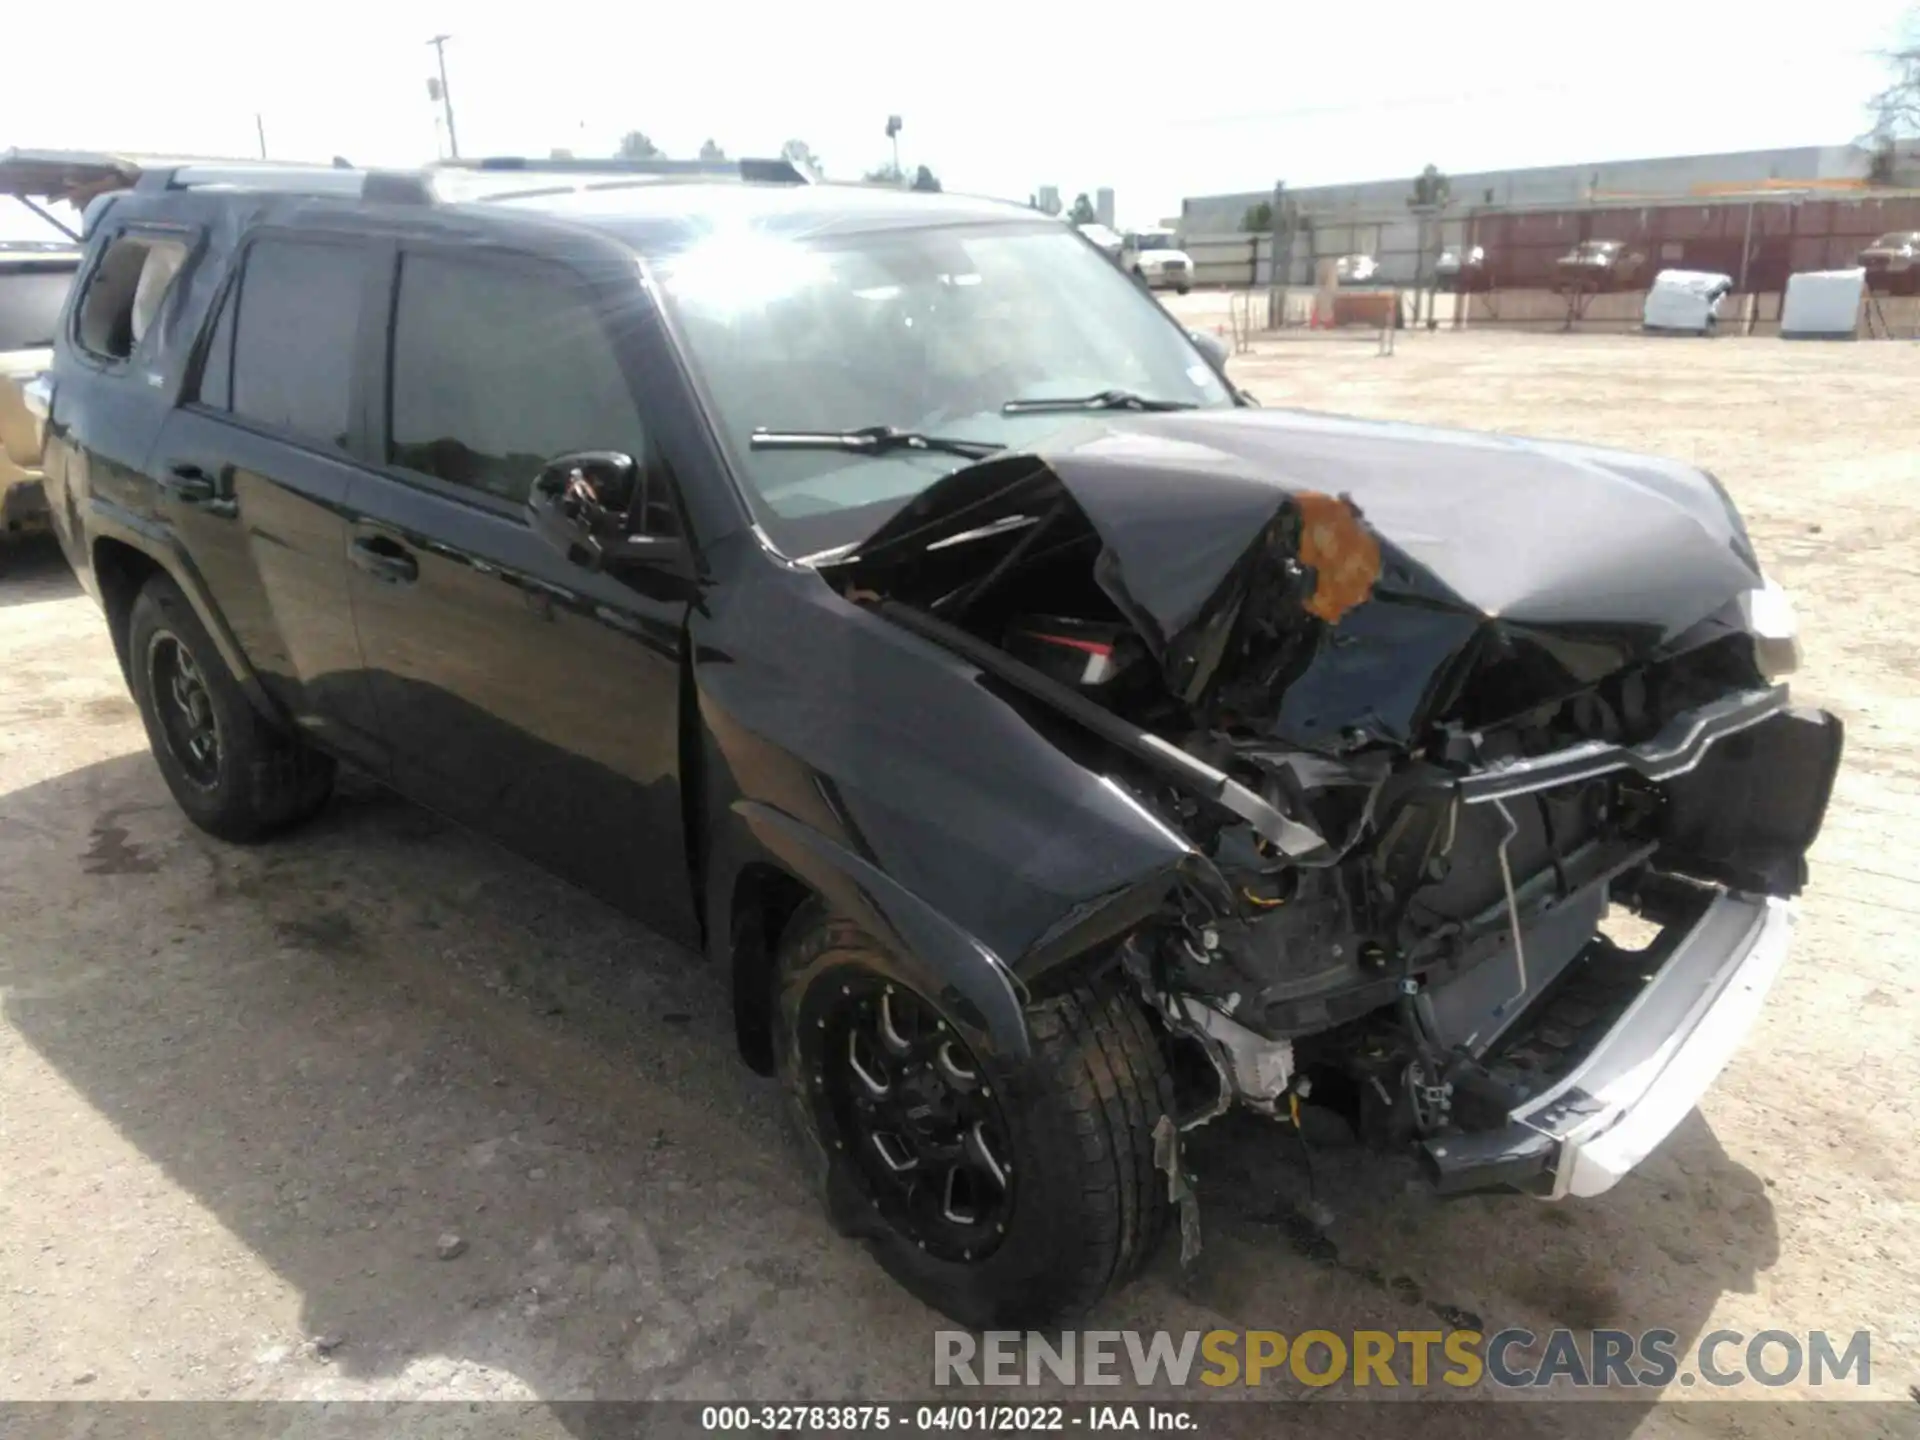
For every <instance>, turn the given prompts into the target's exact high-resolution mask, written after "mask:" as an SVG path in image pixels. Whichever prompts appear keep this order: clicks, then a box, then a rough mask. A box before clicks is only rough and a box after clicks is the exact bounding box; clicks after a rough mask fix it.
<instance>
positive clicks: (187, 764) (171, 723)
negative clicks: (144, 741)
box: [146, 630, 221, 790]
mask: <svg viewBox="0 0 1920 1440" xmlns="http://www.w3.org/2000/svg"><path fill="white" fill-rule="evenodd" d="M146 669H147V685H148V693H150V694H151V695H152V696H153V699H154V709H155V711H156V712H157V718H158V719H159V721H160V730H161V734H162V735H163V736H164V737H165V739H166V744H167V749H168V750H169V751H171V752H172V755H173V759H174V762H175V763H176V764H178V765H179V767H180V770H181V773H182V774H184V775H185V776H186V778H187V779H188V780H189V781H191V782H192V783H193V784H195V785H197V786H198V787H200V788H201V789H202V790H211V789H212V788H213V787H214V786H215V785H217V784H219V783H220V755H221V748H220V719H219V716H218V715H216V714H215V712H214V708H213V697H212V696H211V695H210V694H208V692H207V681H206V677H205V676H204V675H203V674H201V672H200V667H199V665H198V664H197V663H196V662H195V660H194V658H193V652H192V651H191V650H189V649H188V648H187V647H186V646H185V645H184V644H183V643H182V642H181V640H180V637H179V636H177V635H175V634H174V633H173V632H172V631H171V630H155V631H154V632H153V634H152V636H151V637H150V638H149V640H148V641H147V655H146Z"/></svg>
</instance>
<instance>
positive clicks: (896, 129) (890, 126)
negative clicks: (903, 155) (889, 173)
mask: <svg viewBox="0 0 1920 1440" xmlns="http://www.w3.org/2000/svg"><path fill="white" fill-rule="evenodd" d="M903 128H905V127H904V125H903V124H902V122H901V119H900V117H899V116H898V115H889V116H887V139H889V140H891V141H892V142H893V173H894V174H896V175H898V174H899V173H900V131H901V130H902V129H903Z"/></svg>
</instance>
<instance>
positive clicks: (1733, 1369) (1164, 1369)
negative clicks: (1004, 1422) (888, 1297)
mask: <svg viewBox="0 0 1920 1440" xmlns="http://www.w3.org/2000/svg"><path fill="white" fill-rule="evenodd" d="M1872 1374H1873V1354H1872V1337H1871V1336H1870V1335H1869V1334H1868V1333H1867V1332H1866V1331H1864V1330H1856V1331H1853V1332H1851V1333H1849V1334H1842V1335H1838V1336H1836V1335H1830V1334H1829V1333H1828V1332H1826V1331H1824V1330H1814V1331H1810V1332H1807V1333H1806V1334H1804V1335H1800V1334H1793V1333H1791V1332H1789V1331H1785V1330H1760V1331H1755V1332H1753V1333H1752V1334H1748V1333H1746V1332H1743V1331H1738V1330H1713V1331H1709V1332H1708V1333H1706V1334H1704V1335H1702V1336H1701V1337H1700V1338H1699V1340H1698V1341H1696V1342H1695V1343H1694V1344H1692V1345H1690V1346H1688V1345H1683V1344H1682V1343H1681V1340H1680V1337H1679V1335H1678V1334H1677V1333H1676V1332H1674V1331H1672V1330H1643V1331H1640V1332H1638V1333H1635V1332H1632V1331H1627V1330H1550V1331H1547V1332H1546V1333H1545V1334H1536V1333H1535V1332H1534V1331H1531V1330H1524V1329H1518V1328H1513V1329H1506V1330H1498V1331H1495V1332H1494V1333H1493V1334H1490V1335H1486V1334H1482V1333H1481V1332H1480V1331H1478V1330H1450V1331H1441V1330H1354V1331H1348V1332H1336V1331H1332V1330H1302V1331H1298V1332H1294V1333H1291V1334H1289V1333H1288V1332H1286V1331H1281V1330H1208V1331H1205V1332H1204V1333H1203V1332H1201V1331H1198V1330H1187V1331H1182V1332H1178V1333H1176V1332H1173V1331H1169V1330H1154V1331H1140V1330H1081V1331H1075V1330H1068V1331H1064V1332H1062V1333H1060V1334H1058V1335H1052V1336H1049V1335H1042V1334H1038V1333H1035V1332H1031V1331H1030V1332H1027V1333H1026V1334H1024V1335H1023V1334H1022V1333H1021V1332H1019V1331H1017V1330H989V1331H987V1332H985V1333H984V1334H982V1335H978V1336H976V1335H973V1334H971V1333H969V1332H967V1331H964V1330H938V1331H935V1332H934V1337H933V1381H934V1384H935V1385H939V1386H949V1385H958V1386H981V1385H1041V1384H1047V1383H1053V1384H1062V1385H1123V1384H1128V1383H1131V1384H1134V1385H1137V1386H1142V1387H1145V1386H1152V1385H1171V1386H1176V1387H1179V1386H1191V1385H1200V1386H1210V1387H1214V1388H1219V1387H1222V1386H1229V1385H1236V1386H1258V1385H1261V1384H1265V1383H1269V1382H1271V1383H1274V1384H1284V1383H1286V1382H1287V1381H1293V1382H1297V1383H1299V1384H1301V1385H1309V1386H1325V1385H1338V1384H1341V1383H1343V1382H1344V1383H1346V1384H1349V1385H1352V1386H1355V1387H1363V1386H1374V1387H1379V1388H1399V1387H1403V1386H1404V1387H1410V1388H1413V1389H1420V1388H1423V1387H1427V1386H1433V1385H1444V1386H1449V1387H1452V1388H1454V1389H1471V1388H1474V1387H1476V1386H1494V1387H1498V1388H1502V1389H1532V1388H1545V1387H1547V1386H1555V1387H1559V1386H1573V1387H1576V1388H1580V1389H1633V1390H1638V1389H1659V1388H1662V1387H1664V1386H1667V1385H1672V1384H1679V1385H1681V1386H1695V1385H1705V1386H1710V1387H1714V1388H1718V1389H1729V1388H1731V1387H1734V1386H1744V1385H1753V1386H1762V1387H1766V1388H1769V1389H1772V1388H1778V1387H1780V1386H1783V1385H1793V1384H1805V1385H1808V1386H1812V1387H1840V1386H1854V1387H1859V1388H1865V1387H1866V1386H1867V1385H1868V1384H1869V1383H1870V1382H1871V1380H1872Z"/></svg>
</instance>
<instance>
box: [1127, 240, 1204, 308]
mask: <svg viewBox="0 0 1920 1440" xmlns="http://www.w3.org/2000/svg"><path fill="white" fill-rule="evenodd" d="M1120 263H1121V265H1122V266H1123V267H1125V268H1126V269H1127V270H1128V271H1130V272H1131V273H1132V274H1133V275H1134V277H1135V278H1136V279H1139V280H1141V281H1144V282H1145V284H1146V286H1147V288H1148V289H1149V290H1174V291H1178V292H1179V293H1180V294H1182V295H1184V294H1186V293H1187V292H1188V291H1189V290H1191V289H1193V261H1192V259H1190V258H1189V257H1188V255H1187V252H1186V251H1184V250H1182V249H1181V248H1180V237H1179V236H1177V235H1175V234H1174V233H1173V232H1172V231H1170V230H1140V231H1131V232H1129V233H1128V235H1127V238H1126V241H1125V244H1124V245H1123V247H1122V249H1121V252H1120Z"/></svg>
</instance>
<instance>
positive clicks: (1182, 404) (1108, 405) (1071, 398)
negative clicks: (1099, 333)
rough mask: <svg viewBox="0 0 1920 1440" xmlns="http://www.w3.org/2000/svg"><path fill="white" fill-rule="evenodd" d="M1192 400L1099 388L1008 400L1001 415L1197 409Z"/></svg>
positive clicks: (1002, 407)
mask: <svg viewBox="0 0 1920 1440" xmlns="http://www.w3.org/2000/svg"><path fill="white" fill-rule="evenodd" d="M1199 408H1200V407H1199V405H1197V404H1196V403H1194V402H1193V401H1191V400H1149V399H1148V398H1147V397H1146V396H1144V395H1136V394H1134V393H1133V391H1131V390H1096V391H1094V392H1093V394H1091V395H1048V396H1043V397H1039V398H1036V399H1033V400H1009V401H1007V403H1006V404H1004V405H1002V406H1001V407H1000V413H1001V414H1002V415H1044V414H1046V413H1048V412H1049V411H1062V410H1198V409H1199Z"/></svg>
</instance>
